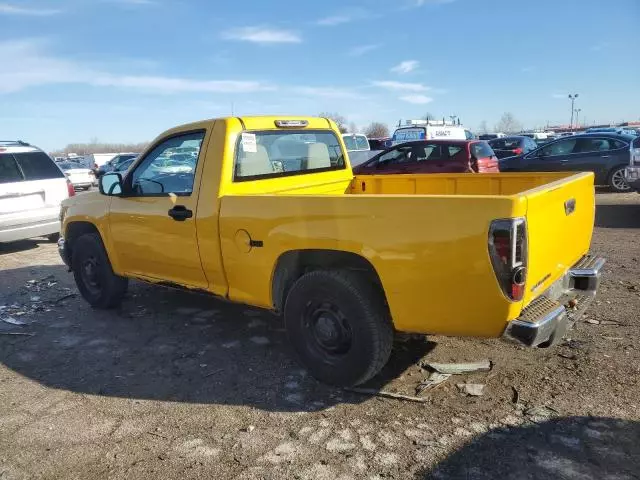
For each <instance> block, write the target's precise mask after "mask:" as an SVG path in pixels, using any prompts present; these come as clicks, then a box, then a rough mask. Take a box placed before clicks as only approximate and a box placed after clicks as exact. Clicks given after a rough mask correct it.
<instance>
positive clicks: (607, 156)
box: [600, 155, 610, 158]
mask: <svg viewBox="0 0 640 480" xmlns="http://www.w3.org/2000/svg"><path fill="white" fill-rule="evenodd" d="M609 157H610V155H600V158H609Z"/></svg>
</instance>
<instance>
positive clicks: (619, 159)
mask: <svg viewBox="0 0 640 480" xmlns="http://www.w3.org/2000/svg"><path fill="white" fill-rule="evenodd" d="M634 138H635V137H633V136H631V135H620V134H616V133H591V134H583V135H574V136H571V137H564V138H560V139H559V140H554V141H552V142H549V143H547V144H545V145H543V146H541V147H538V148H537V149H536V150H533V151H532V152H529V153H525V154H522V155H518V156H517V157H508V158H504V159H502V160H500V171H501V172H557V171H575V172H589V171H591V172H593V173H595V175H596V179H595V183H596V185H609V186H610V187H611V188H612V189H613V190H615V191H617V192H626V191H629V185H627V182H626V181H625V177H624V170H625V168H626V167H627V166H629V162H630V159H631V143H632V142H633V140H634Z"/></svg>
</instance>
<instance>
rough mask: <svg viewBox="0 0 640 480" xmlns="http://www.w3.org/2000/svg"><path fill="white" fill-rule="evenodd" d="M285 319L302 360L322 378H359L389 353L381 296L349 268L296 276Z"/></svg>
mask: <svg viewBox="0 0 640 480" xmlns="http://www.w3.org/2000/svg"><path fill="white" fill-rule="evenodd" d="M284 320H285V326H286V330H287V335H288V337H289V341H290V342H291V343H292V345H293V348H294V350H295V352H296V354H297V356H298V357H299V359H300V361H301V363H302V364H303V365H304V366H306V367H307V368H308V369H309V371H310V372H311V374H312V375H313V376H314V377H315V378H317V379H318V380H320V381H322V382H324V383H328V384H332V385H337V386H353V385H358V384H361V383H364V382H366V381H367V380H369V379H370V378H372V377H373V376H375V375H376V374H377V373H378V372H379V371H380V370H381V369H382V367H383V366H384V365H385V364H386V363H387V361H388V359H389V356H390V354H391V347H392V343H393V326H392V324H391V319H390V316H389V313H388V310H387V307H386V305H385V304H384V302H383V298H382V295H381V293H380V291H379V290H378V289H377V288H375V286H374V285H372V284H371V282H369V281H367V279H366V278H365V277H363V276H361V275H359V274H357V273H354V272H350V271H324V270H319V271H315V272H310V273H307V274H305V275H303V276H302V277H300V279H298V281H297V282H296V283H295V284H294V285H293V287H292V288H291V291H290V292H289V294H288V296H287V301H286V304H285V308H284Z"/></svg>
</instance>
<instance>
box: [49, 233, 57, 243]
mask: <svg viewBox="0 0 640 480" xmlns="http://www.w3.org/2000/svg"><path fill="white" fill-rule="evenodd" d="M59 239H60V234H59V233H52V234H51V235H47V240H49V241H50V242H53V243H56V242H57V241H58V240H59Z"/></svg>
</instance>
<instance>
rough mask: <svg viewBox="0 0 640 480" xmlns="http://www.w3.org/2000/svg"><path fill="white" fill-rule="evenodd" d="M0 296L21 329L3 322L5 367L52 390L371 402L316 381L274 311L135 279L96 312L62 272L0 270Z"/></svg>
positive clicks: (310, 404)
mask: <svg viewBox="0 0 640 480" xmlns="http://www.w3.org/2000/svg"><path fill="white" fill-rule="evenodd" d="M34 280H35V281H34ZM74 295H75V296H74ZM0 296H3V298H6V300H3V303H6V305H7V308H6V309H5V310H3V311H2V312H1V313H0V318H3V317H6V316H11V317H13V318H15V319H19V321H20V322H24V323H25V324H24V325H12V324H7V323H5V322H2V321H0V361H1V362H2V363H3V364H4V365H6V366H7V367H8V368H10V369H12V370H14V371H15V372H17V373H19V374H20V375H23V376H25V377H27V378H30V379H32V380H35V381H37V382H39V383H41V384H43V385H45V386H47V387H51V388H56V389H62V390H68V391H72V392H77V393H86V394H95V395H103V396H114V397H125V398H132V399H151V400H165V401H174V402H188V403H211V404H233V405H249V406H252V407H255V408H259V409H264V410H269V411H314V410H322V409H324V408H328V407H330V406H332V405H335V404H337V403H360V402H362V401H364V400H366V399H367V398H368V396H367V395H360V394H355V393H350V392H346V391H344V390H342V389H338V388H333V387H330V386H326V385H323V384H320V383H319V382H317V381H315V380H314V379H313V378H311V376H310V375H308V374H307V372H306V371H305V370H304V369H303V368H301V367H300V366H299V365H298V364H297V363H296V362H295V360H294V359H293V352H292V349H290V348H289V343H288V341H287V338H286V335H285V332H284V329H283V325H282V322H281V320H280V319H279V318H278V317H276V316H274V315H272V314H271V313H269V312H264V311H261V310H257V309H250V308H247V307H245V306H238V305H235V304H231V303H228V302H224V301H222V300H219V299H216V298H212V297H209V296H205V295H199V294H194V293H190V292H184V291H179V290H170V289H166V288H162V287H157V286H153V285H148V284H143V283H139V282H132V284H131V285H130V289H129V294H128V296H127V298H126V300H125V302H124V303H123V305H122V306H121V307H120V308H119V309H117V310H111V311H101V310H93V309H91V308H90V307H89V306H88V304H86V303H85V302H84V300H82V299H81V298H80V297H79V295H77V290H76V288H75V285H74V284H73V279H72V274H69V273H67V271H66V268H65V267H64V266H62V265H60V266H43V265H40V266H33V267H29V268H19V269H14V270H4V271H0ZM18 314H20V315H19V316H18ZM11 333H26V334H27V335H18V336H16V335H11ZM434 346H435V344H433V343H429V342H427V341H425V340H422V339H420V340H415V341H403V342H402V343H401V344H400V345H399V346H398V348H397V349H396V353H394V355H392V358H391V360H390V362H389V364H388V365H387V366H386V367H385V368H384V370H383V371H382V373H381V374H380V375H379V376H378V377H376V378H375V379H374V381H373V383H372V384H371V385H370V386H369V388H372V386H373V388H382V387H384V385H386V384H388V383H389V382H390V381H391V380H393V379H395V378H397V377H399V376H400V375H401V374H402V372H404V371H406V370H407V369H408V368H409V367H413V366H415V364H416V363H417V362H418V361H419V360H420V359H421V358H422V357H423V356H424V355H425V354H426V353H427V352H429V351H430V350H431V349H433V347H434Z"/></svg>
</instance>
